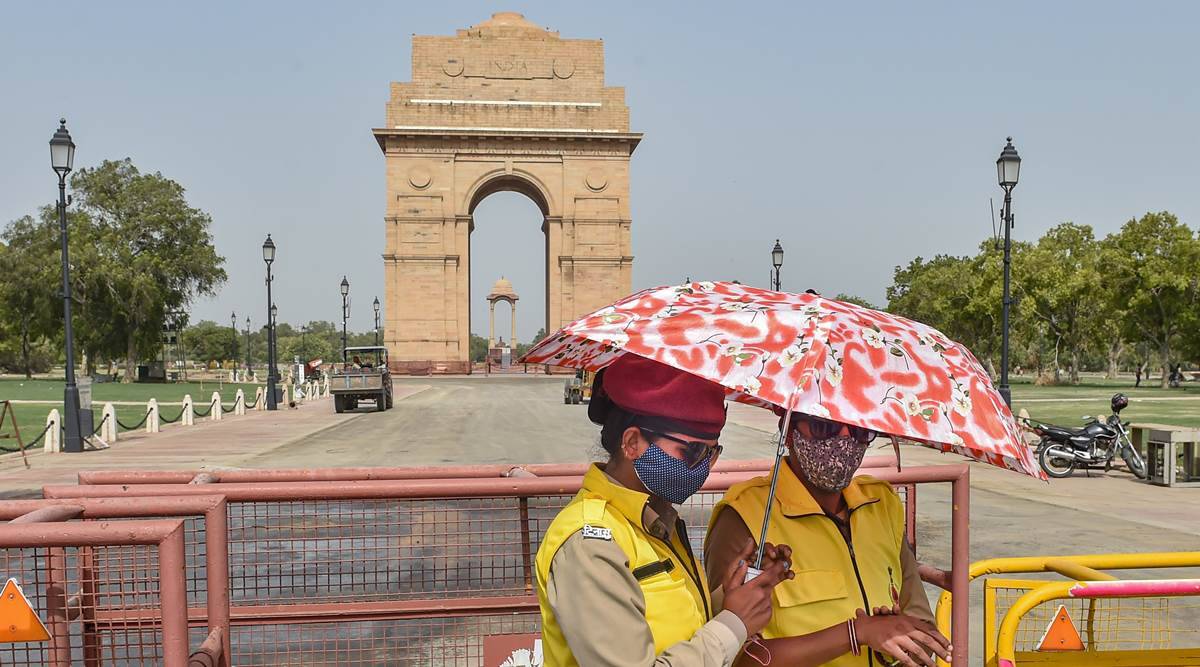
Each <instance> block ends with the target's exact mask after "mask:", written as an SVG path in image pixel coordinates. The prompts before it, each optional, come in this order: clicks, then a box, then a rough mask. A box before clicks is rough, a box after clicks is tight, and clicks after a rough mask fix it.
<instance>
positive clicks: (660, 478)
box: [633, 443, 712, 505]
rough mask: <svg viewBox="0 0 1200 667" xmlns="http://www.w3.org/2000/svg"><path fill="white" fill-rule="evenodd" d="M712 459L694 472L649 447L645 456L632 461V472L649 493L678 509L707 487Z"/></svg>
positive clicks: (678, 460) (658, 450) (662, 452)
mask: <svg viewBox="0 0 1200 667" xmlns="http://www.w3.org/2000/svg"><path fill="white" fill-rule="evenodd" d="M711 465H712V458H709V459H708V460H707V461H705V462H704V463H701V464H700V465H698V466H696V467H695V468H688V464H687V463H685V462H684V461H682V460H680V459H677V458H675V457H674V456H671V455H670V454H668V453H666V452H664V451H663V450H661V449H659V447H658V445H656V444H654V443H650V446H649V447H647V448H646V451H645V453H643V454H642V455H641V456H639V457H638V458H637V459H635V460H634V461H633V469H634V471H636V472H637V476H638V479H640V480H642V484H645V485H646V489H647V490H648V491H650V493H653V494H654V495H656V496H658V497H660V498H663V499H665V500H666V501H667V502H669V503H673V504H675V505H678V504H680V503H682V502H683V501H685V500H687V499H688V498H690V497H691V496H692V494H694V493H696V492H697V491H699V490H700V487H702V486H704V480H706V479H708V471H709V468H710V466H711Z"/></svg>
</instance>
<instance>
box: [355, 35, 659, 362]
mask: <svg viewBox="0 0 1200 667" xmlns="http://www.w3.org/2000/svg"><path fill="white" fill-rule="evenodd" d="M412 71H413V80H412V81H411V82H406V83H393V84H392V89H391V98H390V101H389V102H388V105H387V124H386V126H385V127H381V128H377V129H375V130H374V134H375V138H376V140H377V141H378V143H379V147H380V148H381V149H382V151H383V154H384V162H385V169H386V174H387V179H386V181H387V208H386V213H385V217H384V222H385V226H386V242H385V251H384V254H383V259H384V266H385V272H384V273H385V280H386V288H385V295H386V297H385V298H386V302H387V307H386V310H385V312H386V313H387V322H386V327H385V331H386V334H385V342H386V344H387V345H388V347H389V353H390V357H391V360H392V366H393V370H394V371H395V372H397V373H406V372H411V373H425V372H433V373H469V372H470V357H469V355H470V325H471V321H470V318H471V308H470V299H471V294H470V258H471V232H472V231H473V230H474V224H475V223H474V218H473V216H474V212H475V207H476V206H477V205H478V204H479V202H481V201H483V199H485V198H486V197H487V196H488V195H491V194H493V193H495V192H499V191H514V192H519V193H521V194H524V195H525V196H527V197H529V198H530V199H531V200H532V201H533V202H534V203H535V204H537V206H538V208H539V209H540V210H541V213H542V220H541V221H540V224H541V231H542V233H543V236H544V244H545V245H544V248H545V266H546V272H545V275H546V281H545V290H546V312H545V313H543V314H542V316H543V317H544V321H545V326H546V331H547V332H553V331H555V330H556V329H558V328H559V327H561V326H562V325H563V324H566V323H568V322H570V321H571V320H573V319H575V318H577V317H579V316H581V315H584V314H586V313H588V312H590V311H592V310H595V309H596V308H599V307H601V306H603V305H604V304H606V303H610V302H612V301H615V300H616V299H618V298H620V297H622V296H624V295H626V294H628V293H629V292H630V291H632V282H633V281H632V267H633V255H632V249H631V246H630V228H631V224H632V220H631V217H630V207H629V160H630V156H631V155H632V154H633V151H634V149H635V148H636V147H637V145H638V142H639V141H640V140H641V137H642V135H641V134H640V133H634V132H630V131H629V109H628V107H626V106H625V101H624V98H625V93H624V89H623V88H619V87H608V86H605V83H604V50H603V43H602V42H601V41H599V40H582V39H562V38H560V37H559V35H558V33H557V32H551V31H549V30H546V29H544V28H541V27H539V26H537V25H534V24H533V23H531V22H529V21H527V20H526V19H525V18H524V17H522V16H521V15H519V14H514V13H501V14H495V15H493V16H492V18H491V19H489V20H487V21H484V22H483V23H480V24H478V25H476V26H472V27H470V28H467V29H464V30H459V31H458V32H457V34H456V35H454V36H452V37H451V36H414V37H413V66H412ZM514 305H515V304H514ZM493 307H494V303H493ZM514 320H515V312H514ZM514 327H515V325H514Z"/></svg>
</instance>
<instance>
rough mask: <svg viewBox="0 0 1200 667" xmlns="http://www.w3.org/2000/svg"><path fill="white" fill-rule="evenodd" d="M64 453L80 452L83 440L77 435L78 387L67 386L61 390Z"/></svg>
mask: <svg viewBox="0 0 1200 667" xmlns="http://www.w3.org/2000/svg"><path fill="white" fill-rule="evenodd" d="M63 428H64V430H65V431H66V433H65V435H64V437H63V446H62V450H63V451H64V452H82V451H83V438H82V437H81V434H80V433H79V387H77V386H76V385H73V384H72V385H67V387H66V389H64V390H63Z"/></svg>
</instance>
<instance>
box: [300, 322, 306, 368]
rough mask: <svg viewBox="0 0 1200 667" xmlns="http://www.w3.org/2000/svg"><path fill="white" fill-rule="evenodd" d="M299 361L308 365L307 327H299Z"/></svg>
mask: <svg viewBox="0 0 1200 667" xmlns="http://www.w3.org/2000/svg"><path fill="white" fill-rule="evenodd" d="M300 361H302V362H304V363H306V364H307V363H308V325H307V324H305V325H304V326H302V327H300Z"/></svg>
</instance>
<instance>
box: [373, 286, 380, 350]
mask: <svg viewBox="0 0 1200 667" xmlns="http://www.w3.org/2000/svg"><path fill="white" fill-rule="evenodd" d="M374 305H375V346H376V347H378V346H379V297H375V304H374Z"/></svg>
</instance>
